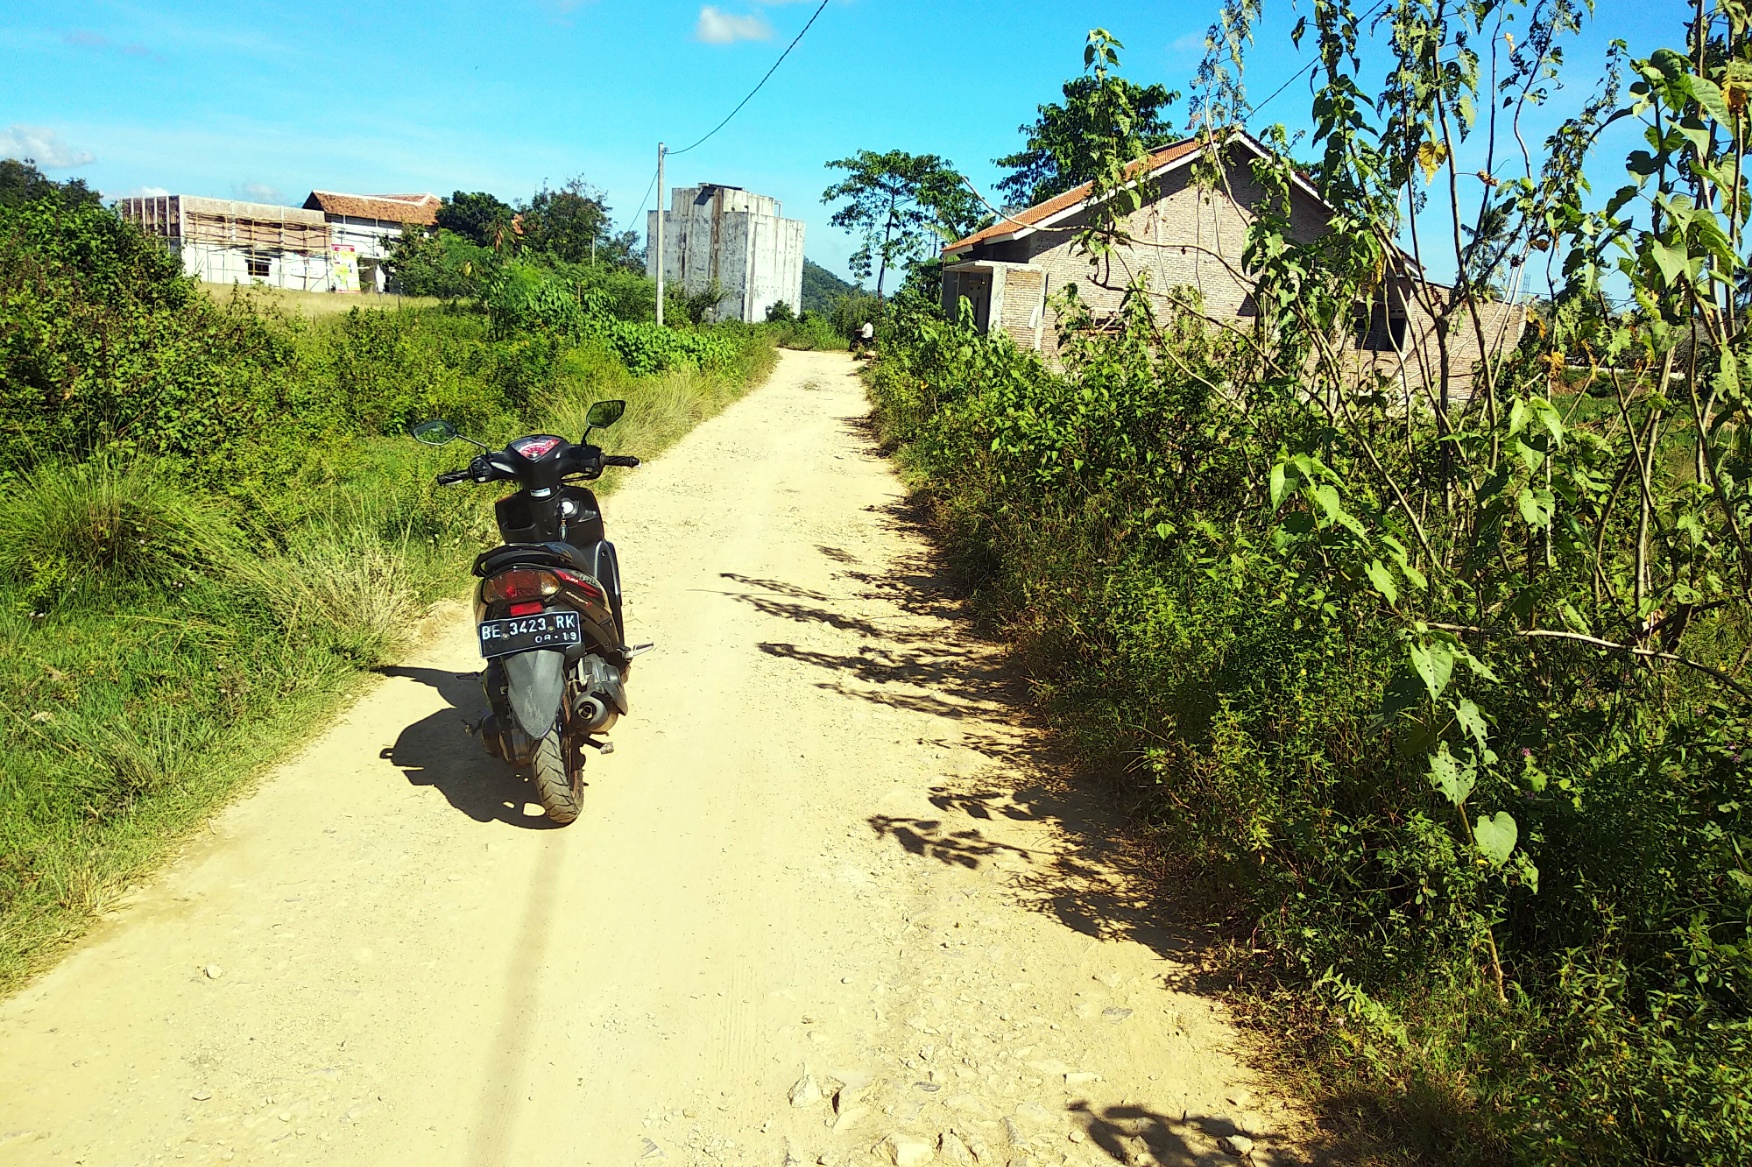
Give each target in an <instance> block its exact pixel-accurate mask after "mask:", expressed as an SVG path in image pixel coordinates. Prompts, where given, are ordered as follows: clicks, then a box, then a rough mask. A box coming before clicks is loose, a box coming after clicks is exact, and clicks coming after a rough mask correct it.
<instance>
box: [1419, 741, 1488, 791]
mask: <svg viewBox="0 0 1752 1167" xmlns="http://www.w3.org/2000/svg"><path fill="white" fill-rule="evenodd" d="M1476 780H1477V771H1476V770H1475V769H1474V768H1473V765H1472V763H1471V762H1462V761H1461V760H1460V759H1459V758H1456V757H1455V756H1454V755H1453V754H1450V753H1449V752H1448V743H1447V742H1443V743H1442V744H1441V745H1439V746H1437V747H1436V752H1435V753H1433V754H1431V755H1430V785H1431V786H1434V787H1435V788H1436V791H1437V792H1438V793H1439V794H1441V796H1442V797H1443V798H1446V799H1447V800H1448V801H1449V802H1451V803H1453V804H1454V805H1455V806H1459V805H1460V804H1461V803H1463V802H1465V801H1466V796H1467V795H1469V794H1471V793H1472V786H1473V783H1474V782H1475V781H1476Z"/></svg>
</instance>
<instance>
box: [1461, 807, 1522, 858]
mask: <svg viewBox="0 0 1752 1167" xmlns="http://www.w3.org/2000/svg"><path fill="white" fill-rule="evenodd" d="M1520 837H1521V831H1520V828H1519V827H1517V826H1515V818H1514V816H1513V815H1511V814H1510V813H1509V812H1508V811H1506V810H1499V811H1497V812H1496V813H1495V814H1493V815H1491V816H1489V817H1488V818H1487V817H1485V816H1484V815H1479V816H1478V821H1477V822H1476V823H1474V824H1473V825H1472V838H1473V841H1474V842H1476V843H1477V844H1478V849H1479V850H1480V851H1482V852H1483V853H1484V857H1485V858H1486V859H1489V860H1490V861H1491V862H1492V863H1494V864H1496V865H1497V866H1498V867H1501V866H1502V865H1503V864H1505V863H1507V862H1508V861H1509V856H1510V855H1512V854H1514V852H1515V842H1516V841H1517V840H1518V839H1519V838H1520Z"/></svg>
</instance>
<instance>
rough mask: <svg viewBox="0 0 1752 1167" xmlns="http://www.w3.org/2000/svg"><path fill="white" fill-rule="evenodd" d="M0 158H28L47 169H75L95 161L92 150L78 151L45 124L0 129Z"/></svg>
mask: <svg viewBox="0 0 1752 1167" xmlns="http://www.w3.org/2000/svg"><path fill="white" fill-rule="evenodd" d="M0 157H5V158H28V159H30V160H31V161H32V162H35V163H36V164H37V165H38V166H41V167H43V168H44V169H47V170H72V169H73V168H74V167H78V166H84V165H85V164H86V163H87V162H92V161H95V160H96V157H97V156H96V155H95V154H93V153H91V151H89V150H75V149H73V147H71V146H69V145H68V144H67V143H65V142H63V141H61V135H59V134H57V133H56V132H55V131H53V130H51V129H49V128H48V127H46V126H13V127H12V128H11V129H9V130H0Z"/></svg>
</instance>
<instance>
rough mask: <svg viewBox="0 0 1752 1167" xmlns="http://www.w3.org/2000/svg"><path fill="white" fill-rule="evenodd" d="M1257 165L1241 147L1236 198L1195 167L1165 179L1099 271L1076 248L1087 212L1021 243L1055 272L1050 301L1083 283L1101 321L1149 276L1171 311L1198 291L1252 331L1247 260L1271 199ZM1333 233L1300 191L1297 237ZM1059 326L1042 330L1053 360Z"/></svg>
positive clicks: (1232, 162) (1233, 183)
mask: <svg viewBox="0 0 1752 1167" xmlns="http://www.w3.org/2000/svg"><path fill="white" fill-rule="evenodd" d="M1250 158H1251V154H1249V153H1246V152H1244V151H1242V150H1241V149H1240V148H1239V147H1237V148H1236V149H1235V150H1234V151H1233V152H1232V154H1231V156H1230V158H1229V159H1228V188H1229V190H1228V193H1225V192H1223V191H1210V190H1205V189H1202V188H1201V187H1199V186H1198V185H1197V184H1196V183H1194V182H1193V181H1192V166H1191V165H1190V164H1189V165H1183V166H1181V167H1180V168H1179V169H1178V170H1174V171H1170V172H1169V173H1168V174H1165V175H1163V176H1162V177H1161V178H1159V179H1158V180H1157V184H1156V185H1157V194H1158V197H1157V198H1156V199H1155V200H1154V201H1153V202H1150V203H1148V204H1146V205H1145V206H1142V207H1140V208H1138V209H1137V210H1136V211H1134V212H1132V214H1130V215H1129V216H1127V217H1126V219H1125V232H1126V234H1127V235H1129V236H1130V237H1131V240H1132V242H1129V243H1123V244H1120V245H1119V246H1117V247H1116V248H1114V250H1113V253H1112V254H1111V256H1109V257H1107V258H1106V259H1104V260H1103V261H1102V263H1101V264H1100V265H1099V266H1092V265H1091V264H1090V262H1089V257H1088V256H1087V255H1083V254H1080V253H1077V252H1076V251H1075V249H1074V246H1073V241H1074V239H1075V236H1076V232H1077V231H1078V230H1080V229H1082V228H1083V227H1084V226H1086V225H1087V222H1088V218H1087V215H1086V213H1085V212H1082V211H1079V212H1077V214H1075V215H1073V216H1072V217H1070V218H1069V219H1067V220H1065V221H1064V222H1061V223H1057V224H1054V225H1053V226H1052V227H1050V228H1046V229H1043V230H1038V231H1036V232H1034V233H1033V234H1031V235H1029V236H1027V237H1026V238H1024V239H1023V240H1021V241H1020V242H1022V243H1024V244H1026V245H1027V247H1028V255H1027V259H1028V262H1029V263H1030V264H1031V265H1033V266H1035V267H1038V268H1040V269H1041V270H1042V271H1044V272H1046V273H1047V294H1048V295H1057V294H1058V293H1059V292H1061V291H1063V290H1064V288H1065V286H1066V285H1067V284H1075V285H1076V286H1077V296H1078V298H1079V299H1080V300H1082V301H1083V303H1084V304H1086V305H1088V306H1089V308H1090V310H1091V311H1092V312H1093V313H1094V315H1095V316H1096V317H1097V318H1100V317H1102V316H1108V315H1112V314H1113V313H1115V312H1117V311H1118V310H1119V307H1120V304H1121V301H1123V299H1124V298H1125V289H1126V286H1127V285H1128V284H1130V283H1131V282H1132V281H1133V280H1134V279H1135V278H1136V277H1137V276H1138V275H1139V274H1143V275H1145V276H1147V278H1148V281H1149V286H1150V288H1151V289H1152V291H1153V292H1154V293H1156V294H1157V295H1158V296H1162V299H1161V301H1160V303H1161V304H1162V306H1164V307H1165V306H1166V304H1167V300H1166V297H1165V295H1163V294H1164V293H1166V292H1167V291H1169V290H1170V289H1173V288H1191V289H1193V290H1194V291H1196V292H1197V293H1198V295H1199V298H1200V300H1201V302H1202V303H1203V305H1204V312H1205V315H1207V316H1209V317H1212V318H1213V319H1217V320H1233V321H1234V322H1236V323H1237V324H1241V325H1246V324H1247V323H1249V322H1250V321H1251V320H1252V317H1253V303H1252V300H1251V299H1250V293H1251V292H1252V290H1253V289H1252V284H1251V282H1250V281H1248V280H1247V278H1246V277H1245V275H1244V274H1243V272H1242V263H1241V257H1242V254H1243V252H1244V251H1245V249H1246V246H1247V230H1248V227H1249V226H1250V225H1251V224H1252V222H1253V219H1254V217H1255V216H1254V213H1253V210H1252V208H1253V207H1254V206H1255V205H1257V204H1258V203H1259V201H1260V199H1262V198H1263V197H1264V191H1262V190H1261V189H1260V187H1259V185H1258V184H1257V183H1255V182H1254V181H1253V177H1252V173H1251V171H1250V169H1249V168H1248V165H1247V160H1248V159H1250ZM1231 195H1232V196H1233V197H1231ZM1325 227H1326V218H1325V212H1324V211H1323V210H1322V208H1321V207H1320V204H1319V203H1318V202H1317V201H1316V200H1315V199H1313V198H1311V197H1309V196H1308V195H1306V194H1305V193H1303V192H1302V191H1300V190H1297V191H1294V192H1292V195H1291V204H1290V230H1291V234H1292V235H1293V236H1294V237H1296V238H1297V239H1298V240H1309V239H1314V238H1317V237H1318V236H1319V235H1320V233H1321V232H1323V231H1324V230H1325ZM1057 323H1058V320H1057V318H1056V316H1055V315H1054V314H1051V313H1049V314H1048V321H1047V325H1048V326H1047V327H1045V328H1043V329H1042V330H1041V346H1040V347H1041V351H1042V352H1043V353H1045V354H1046V356H1047V358H1048V359H1049V360H1051V359H1053V357H1054V356H1055V355H1056V353H1057V351H1058V329H1057V327H1056V326H1057Z"/></svg>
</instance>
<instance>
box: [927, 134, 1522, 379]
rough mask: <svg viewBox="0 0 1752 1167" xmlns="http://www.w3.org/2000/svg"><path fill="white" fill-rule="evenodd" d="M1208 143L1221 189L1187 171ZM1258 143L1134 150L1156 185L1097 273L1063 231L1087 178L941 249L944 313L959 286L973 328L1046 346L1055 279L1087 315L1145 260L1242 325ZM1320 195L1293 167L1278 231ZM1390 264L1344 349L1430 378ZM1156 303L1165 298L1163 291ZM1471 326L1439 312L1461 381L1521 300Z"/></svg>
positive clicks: (1427, 347)
mask: <svg viewBox="0 0 1752 1167" xmlns="http://www.w3.org/2000/svg"><path fill="white" fill-rule="evenodd" d="M1206 149H1222V150H1224V159H1223V163H1224V168H1225V171H1226V175H1227V181H1226V183H1225V184H1224V189H1217V190H1207V189H1204V188H1202V187H1200V186H1199V185H1198V184H1197V183H1195V182H1194V181H1193V178H1192V173H1193V163H1194V161H1195V160H1196V159H1197V158H1198V156H1199V155H1200V154H1201V153H1202V152H1203V151H1204V150H1206ZM1265 156H1267V148H1266V147H1265V146H1264V145H1263V144H1261V143H1260V142H1258V141H1257V140H1256V139H1254V138H1253V137H1251V136H1249V135H1247V134H1242V133H1236V134H1233V135H1231V136H1230V137H1228V138H1227V139H1225V140H1224V142H1223V144H1222V145H1221V146H1215V145H1206V144H1204V143H1201V142H1200V141H1199V140H1198V139H1192V138H1189V139H1187V140H1185V141H1181V142H1176V143H1174V144H1173V145H1171V146H1168V147H1166V148H1164V149H1162V150H1159V151H1157V152H1156V153H1155V154H1152V155H1151V156H1150V157H1149V158H1148V159H1147V160H1146V161H1145V162H1144V163H1143V164H1142V167H1143V168H1147V172H1148V176H1149V178H1150V179H1152V180H1154V183H1155V188H1156V191H1155V198H1154V199H1153V200H1152V201H1150V202H1147V203H1145V204H1144V205H1143V206H1141V207H1139V208H1138V209H1137V210H1136V211H1134V212H1132V213H1131V214H1130V215H1129V216H1127V217H1126V220H1125V232H1126V234H1127V235H1129V236H1130V241H1128V242H1125V243H1121V244H1119V245H1117V246H1116V247H1115V249H1114V253H1113V256H1112V261H1111V266H1110V268H1109V269H1108V270H1109V271H1110V273H1111V274H1110V276H1108V277H1107V278H1106V279H1104V280H1101V281H1099V282H1098V281H1097V280H1096V279H1095V278H1094V271H1093V269H1092V268H1091V267H1090V264H1089V257H1088V256H1087V255H1086V254H1082V253H1079V252H1077V251H1075V250H1074V248H1073V240H1074V238H1075V232H1076V231H1077V230H1078V229H1079V228H1081V227H1083V226H1084V225H1085V224H1086V223H1087V221H1088V215H1087V205H1086V204H1087V201H1088V196H1089V185H1088V184H1084V185H1083V186H1080V187H1077V188H1076V189H1074V190H1070V191H1066V192H1065V193H1064V194H1061V195H1058V196H1057V197H1055V198H1051V199H1048V200H1047V201H1045V202H1043V203H1040V204H1038V205H1036V206H1032V207H1029V208H1028V209H1026V210H1023V211H1018V212H1016V213H1015V214H1013V215H1008V216H1006V217H1004V218H1002V219H1000V220H999V221H998V222H996V223H994V224H993V225H992V226H990V227H987V228H985V229H984V230H982V231H977V232H975V233H974V234H972V235H969V236H968V237H967V238H965V239H961V240H957V241H956V242H955V243H952V244H950V245H949V246H948V247H946V248H945V249H944V259H945V261H946V263H945V267H944V270H943V310H944V311H945V312H946V313H949V314H950V315H951V316H953V315H954V314H955V313H956V311H957V310H958V305H959V301H960V300H962V299H964V298H965V299H966V300H967V301H968V302H969V303H970V305H971V306H972V309H973V315H974V321H975V324H976V325H977V326H978V327H979V329H980V330H981V331H982V332H984V331H988V330H989V329H991V328H992V327H994V326H995V327H997V328H999V329H1001V330H1002V331H1003V332H1004V333H1006V334H1007V335H1008V336H1009V337H1010V338H1011V339H1012V340H1014V341H1015V342H1016V343H1017V344H1018V345H1019V346H1021V347H1022V348H1025V349H1032V350H1035V351H1037V352H1040V353H1041V354H1042V355H1043V356H1045V357H1046V358H1047V360H1048V361H1049V362H1052V361H1054V360H1055V359H1056V356H1057V351H1058V330H1057V328H1056V324H1057V319H1056V317H1055V314H1054V311H1053V306H1052V302H1051V297H1052V296H1053V294H1054V293H1056V292H1059V291H1061V290H1062V289H1063V288H1064V287H1065V286H1066V285H1067V284H1075V285H1076V286H1077V294H1078V298H1079V299H1080V300H1082V302H1083V303H1084V304H1085V305H1087V306H1088V308H1089V309H1090V310H1091V311H1092V313H1093V314H1094V315H1095V317H1096V318H1097V319H1100V318H1102V317H1103V316H1108V315H1111V314H1113V313H1114V312H1116V311H1117V310H1118V309H1119V306H1120V303H1121V301H1122V300H1123V298H1124V295H1125V288H1126V286H1127V285H1128V284H1129V283H1130V282H1131V281H1132V279H1133V277H1135V276H1137V275H1138V274H1140V273H1148V276H1149V287H1150V288H1151V289H1152V294H1153V295H1155V296H1158V297H1161V294H1162V293H1164V292H1167V291H1168V290H1170V289H1174V288H1192V289H1196V290H1197V292H1198V293H1199V295H1200V298H1201V301H1202V303H1203V310H1204V314H1205V316H1206V318H1207V319H1209V320H1211V321H1213V322H1214V323H1219V324H1223V323H1231V324H1236V325H1240V326H1246V325H1247V324H1248V323H1249V321H1250V318H1251V317H1253V316H1254V315H1256V310H1255V308H1254V304H1253V299H1252V296H1251V292H1252V287H1251V285H1250V282H1249V281H1248V279H1247V277H1246V274H1245V272H1244V271H1243V265H1242V252H1243V249H1244V247H1245V245H1246V239H1247V228H1248V225H1249V223H1250V222H1251V221H1252V219H1253V217H1254V215H1253V208H1254V207H1255V206H1257V205H1258V203H1259V201H1260V200H1261V199H1262V198H1263V197H1264V194H1265V192H1264V191H1263V190H1262V189H1261V188H1260V186H1259V185H1258V184H1257V183H1256V182H1254V180H1253V175H1252V170H1251V164H1252V163H1253V162H1254V161H1255V160H1256V159H1257V158H1261V157H1265ZM1331 213H1332V211H1331V208H1330V207H1329V206H1328V205H1327V204H1326V203H1325V202H1324V201H1322V200H1321V198H1320V196H1319V195H1318V194H1317V193H1316V192H1315V190H1314V188H1313V186H1312V185H1310V184H1309V183H1307V182H1306V181H1303V180H1301V179H1298V180H1297V181H1296V182H1295V184H1294V185H1293V186H1292V188H1291V193H1290V232H1291V235H1292V236H1293V237H1294V238H1295V239H1297V240H1298V241H1307V240H1311V239H1315V238H1317V237H1319V236H1320V235H1321V234H1322V233H1324V232H1325V231H1326V229H1327V222H1328V220H1329V218H1330V216H1331ZM1402 259H1403V266H1402V274H1400V275H1397V276H1394V277H1390V278H1389V279H1388V281H1387V286H1386V287H1385V288H1383V290H1382V291H1381V293H1380V294H1379V295H1378V296H1377V298H1376V300H1375V302H1374V303H1373V304H1370V305H1366V306H1365V305H1359V306H1358V310H1357V313H1356V317H1355V321H1354V327H1353V329H1352V333H1351V335H1350V336H1349V337H1347V338H1346V341H1345V344H1346V355H1347V357H1348V358H1349V359H1350V360H1352V361H1354V363H1355V368H1356V370H1357V372H1358V374H1359V377H1361V376H1364V375H1367V374H1368V373H1370V372H1378V373H1381V374H1384V375H1386V376H1388V377H1390V378H1395V379H1397V378H1399V377H1400V376H1401V374H1404V376H1405V377H1406V378H1407V380H1408V381H1409V382H1411V383H1420V382H1423V381H1424V379H1425V378H1428V379H1429V382H1430V383H1434V382H1435V381H1436V380H1437V373H1436V369H1435V365H1436V363H1437V360H1438V353H1439V349H1438V347H1437V343H1436V341H1437V338H1436V321H1435V319H1434V318H1433V317H1432V316H1431V315H1430V313H1429V312H1428V310H1427V309H1426V308H1425V307H1424V306H1423V305H1422V304H1420V303H1419V302H1418V297H1417V296H1416V295H1415V294H1414V293H1415V291H1416V287H1415V286H1414V280H1415V279H1416V277H1415V274H1414V273H1415V272H1416V270H1417V267H1416V264H1415V263H1414V262H1413V261H1412V260H1411V257H1410V256H1402ZM1423 288H1424V289H1425V292H1426V295H1427V296H1428V298H1430V299H1431V300H1433V301H1434V302H1435V303H1438V304H1446V303H1447V302H1448V298H1449V296H1450V295H1451V294H1452V293H1451V290H1450V289H1449V288H1447V287H1444V286H1442V285H1439V284H1435V283H1432V282H1429V281H1424V282H1423ZM1161 298H1162V302H1163V303H1164V304H1165V303H1166V298H1165V297H1161ZM1481 308H1482V310H1481V313H1480V316H1481V323H1482V325H1483V328H1482V331H1483V333H1484V344H1483V345H1481V344H1480V343H1479V335H1478V334H1479V332H1480V331H1481V330H1480V329H1477V328H1475V327H1473V324H1472V321H1471V318H1470V315H1469V314H1467V313H1464V312H1456V313H1454V314H1453V315H1452V317H1451V318H1450V320H1449V333H1448V338H1447V339H1448V360H1449V370H1450V377H1451V384H1452V388H1453V392H1454V393H1455V395H1456V396H1465V395H1466V394H1467V393H1469V391H1470V384H1471V379H1472V373H1473V371H1474V370H1475V369H1476V367H1477V365H1478V359H1479V354H1480V352H1481V351H1485V350H1487V349H1488V350H1490V351H1493V352H1501V351H1504V350H1506V349H1508V348H1512V347H1513V346H1514V345H1516V344H1517V343H1519V341H1520V338H1521V330H1522V328H1523V327H1524V326H1525V323H1526V310H1525V309H1524V308H1522V307H1519V306H1514V305H1509V304H1503V303H1487V304H1484V305H1482V306H1481Z"/></svg>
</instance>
